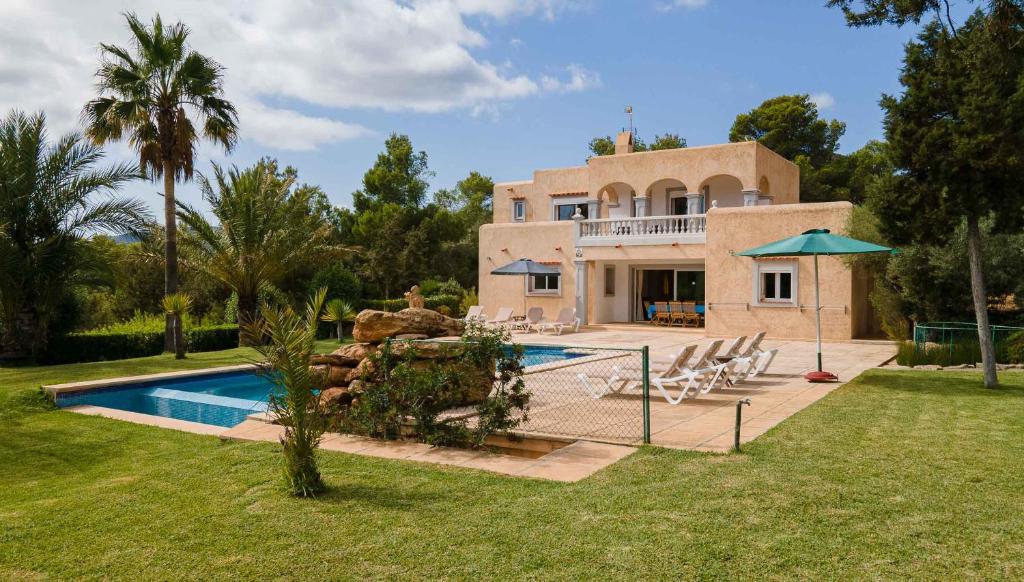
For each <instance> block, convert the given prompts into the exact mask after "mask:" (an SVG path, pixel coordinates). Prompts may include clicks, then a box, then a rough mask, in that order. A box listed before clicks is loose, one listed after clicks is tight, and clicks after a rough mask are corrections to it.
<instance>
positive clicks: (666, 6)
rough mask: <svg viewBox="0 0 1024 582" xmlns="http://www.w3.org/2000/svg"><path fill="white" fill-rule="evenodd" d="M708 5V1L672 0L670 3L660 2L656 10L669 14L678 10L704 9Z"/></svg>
mask: <svg viewBox="0 0 1024 582" xmlns="http://www.w3.org/2000/svg"><path fill="white" fill-rule="evenodd" d="M707 5H708V0H670V1H668V2H660V3H658V4H656V5H655V8H657V9H658V10H660V11H662V12H668V11H670V10H675V9H677V8H683V9H687V10H694V9H697V8H704V7H705V6H707Z"/></svg>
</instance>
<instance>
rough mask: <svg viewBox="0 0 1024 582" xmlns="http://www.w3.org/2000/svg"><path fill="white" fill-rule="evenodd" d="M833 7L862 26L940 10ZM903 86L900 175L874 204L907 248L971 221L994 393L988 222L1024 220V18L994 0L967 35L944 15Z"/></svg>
mask: <svg viewBox="0 0 1024 582" xmlns="http://www.w3.org/2000/svg"><path fill="white" fill-rule="evenodd" d="M832 4H833V5H835V6H839V7H842V8H844V9H845V10H847V15H848V18H851V22H853V23H854V24H875V23H880V22H894V23H896V24H902V23H904V22H916V21H918V20H920V19H922V18H924V17H925V16H926V15H927V14H929V9H930V8H935V7H938V6H940V4H939V3H937V2H930V1H921V2H917V3H916V6H911V5H910V4H908V3H907V2H905V1H897V0H888V1H883V0H870V1H867V2H865V4H864V7H863V10H862V11H861V12H857V11H854V10H853V8H852V7H853V5H854V4H855V3H854V2H833V3H832ZM942 5H944V3H943V4H942ZM859 19H863V20H859ZM900 82H901V84H902V85H903V87H904V90H903V92H902V94H900V95H898V96H892V95H885V96H884V97H883V98H882V108H883V109H884V110H885V129H886V137H887V140H888V142H889V147H890V153H891V155H892V159H893V162H894V164H895V167H896V173H895V174H894V175H893V176H892V177H891V178H889V179H888V180H886V181H885V183H884V184H883V186H882V187H880V188H878V190H877V195H876V196H873V197H872V199H871V204H872V205H873V206H874V208H875V209H876V214H878V216H879V219H880V221H881V228H882V230H883V232H884V233H885V235H886V236H888V237H889V238H890V239H891V240H893V241H894V242H897V243H899V242H902V241H916V242H940V243H941V242H944V241H945V240H947V239H948V236H949V234H950V233H952V232H953V231H954V229H955V228H956V226H957V225H958V224H959V223H960V222H961V221H963V222H964V223H965V224H966V232H967V256H968V261H969V266H970V280H971V295H972V298H973V302H974V311H975V316H976V318H977V322H978V339H979V342H980V343H981V348H982V350H981V351H982V362H983V364H984V372H985V385H986V386H990V387H994V386H997V385H998V379H997V377H996V367H995V353H994V346H993V345H992V337H991V332H990V328H989V317H988V293H987V289H986V284H985V272H984V261H983V257H984V248H983V246H984V241H983V236H982V232H981V222H982V220H984V219H986V218H988V219H990V220H992V225H993V226H992V228H993V232H994V233H999V232H1012V231H1015V230H1018V229H1019V228H1020V227H1021V224H1022V223H1024V192H1022V191H1021V189H1020V176H1021V175H1024V157H1022V156H1021V155H1020V152H1021V151H1024V12H1022V10H1021V7H1020V6H1019V4H1018V3H1017V2H1014V1H1011V0H992V1H991V2H989V3H988V10H987V11H981V10H978V11H976V12H975V13H974V14H973V15H972V16H971V17H970V18H969V19H967V21H966V22H965V23H964V24H963V25H962V26H961V27H959V28H954V27H953V25H952V22H951V21H949V20H947V19H944V18H943V17H942V13H940V14H939V16H935V17H934V18H933V19H932V20H931V21H930V22H929V23H928V24H927V25H926V26H925V27H924V29H923V30H922V32H921V33H920V34H919V35H918V37H917V40H916V41H914V42H910V43H908V44H907V47H906V52H905V56H904V60H903V69H902V74H901V75H900Z"/></svg>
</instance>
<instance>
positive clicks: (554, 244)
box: [477, 222, 576, 318]
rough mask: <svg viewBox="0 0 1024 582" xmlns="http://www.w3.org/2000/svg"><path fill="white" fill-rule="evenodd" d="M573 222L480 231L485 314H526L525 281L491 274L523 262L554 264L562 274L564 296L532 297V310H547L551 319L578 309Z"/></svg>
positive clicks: (502, 226) (497, 226)
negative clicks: (564, 310) (504, 311)
mask: <svg viewBox="0 0 1024 582" xmlns="http://www.w3.org/2000/svg"><path fill="white" fill-rule="evenodd" d="M572 227H573V224H572V223H571V222H536V223H532V224H531V223H526V224H485V225H484V226H482V227H481V228H480V257H479V268H480V274H479V278H480V284H479V287H478V289H477V292H478V293H479V296H480V305H482V306H483V307H484V313H486V314H487V315H488V316H490V317H493V316H494V314H495V313H496V312H497V310H498V308H499V307H511V308H513V309H515V312H516V313H517V314H522V313H523V295H524V292H525V289H526V281H525V278H524V277H514V276H495V275H491V274H490V272H491V271H492V270H494V269H496V268H498V267H500V266H502V265H505V264H507V263H510V262H512V261H514V260H516V259H519V258H524V257H525V258H529V259H532V260H534V261H544V262H553V263H556V264H553V265H551V266H557V267H559V268H560V269H561V270H562V293H561V295H560V296H558V297H536V296H534V297H528V298H527V304H528V306H530V307H534V306H537V307H543V308H544V312H545V313H546V314H548V317H552V318H553V317H555V316H556V315H558V310H559V309H561V308H562V307H572V306H573V305H575V302H576V300H575V292H576V291H575V290H576V287H575V285H574V280H575V267H574V266H573V253H574V251H575V249H574V247H573V240H572Z"/></svg>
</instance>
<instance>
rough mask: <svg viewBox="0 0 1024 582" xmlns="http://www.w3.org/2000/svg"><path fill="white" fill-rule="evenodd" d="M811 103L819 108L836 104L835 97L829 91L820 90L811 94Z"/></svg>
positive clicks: (829, 107) (826, 107) (822, 108)
mask: <svg viewBox="0 0 1024 582" xmlns="http://www.w3.org/2000/svg"><path fill="white" fill-rule="evenodd" d="M811 103H814V105H815V106H817V108H818V109H819V110H824V109H831V108H832V107H834V106H835V104H836V98H835V97H833V96H832V95H831V94H830V93H826V92H824V91H823V92H821V93H815V94H813V95H811Z"/></svg>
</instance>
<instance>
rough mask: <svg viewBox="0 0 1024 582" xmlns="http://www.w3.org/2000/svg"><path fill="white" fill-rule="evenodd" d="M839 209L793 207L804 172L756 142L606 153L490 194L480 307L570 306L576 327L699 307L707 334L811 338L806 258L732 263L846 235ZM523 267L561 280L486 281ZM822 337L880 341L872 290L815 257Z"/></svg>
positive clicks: (838, 262)
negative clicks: (805, 235)
mask: <svg viewBox="0 0 1024 582" xmlns="http://www.w3.org/2000/svg"><path fill="white" fill-rule="evenodd" d="M851 211H852V205H850V204H849V203H847V202H830V203H816V204H805V203H801V202H800V171H799V168H798V167H797V166H796V165H795V164H793V163H792V162H790V161H788V160H786V159H785V158H783V157H782V156H780V155H778V154H776V153H775V152H773V151H772V150H770V149H768V148H767V147H765V146H763V145H761V144H759V143H757V142H743V143H729V144H721V145H710V146H701V147H690V148H683V149H674V150H662V151H651V152H634V151H633V142H632V134H631V133H629V132H623V133H621V134H619V135H618V137H617V140H616V145H615V154H614V155H609V156H597V157H593V158H591V159H589V160H588V161H587V163H586V165H584V166H578V167H571V168H558V169H551V170H537V171H535V172H534V174H533V179H532V180H529V181H522V182H505V183H500V184H496V185H495V187H494V219H493V224H487V225H484V226H483V227H482V228H481V230H480V259H479V261H480V286H479V295H480V302H481V304H482V305H483V306H484V307H485V311H486V312H487V313H490V314H493V313H494V312H495V311H496V310H497V308H498V307H501V306H507V307H514V308H515V309H516V311H517V312H521V311H522V309H523V306H524V305H525V304H528V305H529V306H531V307H533V306H540V307H543V308H544V310H545V312H546V313H548V314H551V315H550V316H553V314H555V313H557V312H558V310H559V309H560V308H562V307H567V306H574V307H575V308H576V310H577V314H578V316H579V317H580V318H581V320H582V321H583V323H584V324H612V323H639V322H644V321H647V320H648V318H649V311H648V310H649V308H650V306H651V305H652V304H653V302H657V301H673V300H677V301H695V302H697V303H698V304H702V306H703V310H704V315H705V321H704V324H705V326H706V333H707V335H709V336H735V335H740V334H751V333H753V332H755V331H757V330H761V329H764V330H767V331H768V335H769V336H772V337H777V338H813V337H814V336H815V323H814V322H815V317H814V308H813V305H814V279H813V262H812V259H811V258H799V259H797V258H776V259H764V260H754V259H750V258H746V257H738V256H734V254H733V253H735V252H737V251H741V250H744V249H748V248H751V247H755V246H758V245H761V244H765V243H768V242H772V241H774V240H778V239H781V238H785V237H787V236H791V235H795V234H799V233H801V232H803V231H805V230H808V229H811V228H828V229H831V230H832V231H833V232H837V233H838V232H842V231H843V230H844V227H845V223H846V220H847V218H848V216H849V215H850V213H851ZM519 258H529V259H532V260H534V261H537V262H540V263H543V264H547V265H550V266H552V267H555V268H557V269H558V270H559V274H558V275H539V276H533V277H527V278H525V280H524V278H522V277H508V276H494V275H491V274H490V272H491V270H493V269H495V268H496V267H499V266H501V265H504V264H506V263H508V262H510V261H513V260H515V259H519ZM820 265H821V267H820V268H821V282H822V285H821V292H822V296H821V305H822V333H823V337H824V338H827V339H851V338H855V337H864V336H868V335H871V334H873V333H875V328H876V324H875V317H874V315H873V312H872V310H871V308H870V305H869V304H868V301H867V295H868V292H869V290H870V286H871V280H870V278H869V277H868V276H867V274H865V273H860V272H854V271H853V270H851V269H850V268H848V267H847V266H846V264H845V263H844V262H843V260H842V259H841V258H836V257H822V258H821V259H820Z"/></svg>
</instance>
